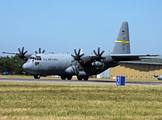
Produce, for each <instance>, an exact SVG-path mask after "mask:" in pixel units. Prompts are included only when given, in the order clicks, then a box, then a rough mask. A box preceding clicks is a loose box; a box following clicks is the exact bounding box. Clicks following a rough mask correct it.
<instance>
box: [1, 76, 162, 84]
mask: <svg viewBox="0 0 162 120" xmlns="http://www.w3.org/2000/svg"><path fill="white" fill-rule="evenodd" d="M0 82H33V83H34V82H35V83H64V84H110V85H116V82H115V81H101V80H98V81H96V80H90V81H83V80H82V81H79V80H59V79H21V78H0ZM126 85H162V82H131V81H129V82H126Z"/></svg>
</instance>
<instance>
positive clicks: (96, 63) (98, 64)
mask: <svg viewBox="0 0 162 120" xmlns="http://www.w3.org/2000/svg"><path fill="white" fill-rule="evenodd" d="M91 65H92V66H94V67H104V65H105V64H104V63H102V62H99V61H95V62H93V63H91Z"/></svg>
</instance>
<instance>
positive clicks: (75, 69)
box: [3, 22, 156, 80]
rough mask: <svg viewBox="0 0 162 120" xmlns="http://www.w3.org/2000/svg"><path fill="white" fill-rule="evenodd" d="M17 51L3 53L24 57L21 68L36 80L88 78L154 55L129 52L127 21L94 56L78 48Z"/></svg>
mask: <svg viewBox="0 0 162 120" xmlns="http://www.w3.org/2000/svg"><path fill="white" fill-rule="evenodd" d="M18 50H19V53H9V52H3V53H7V54H16V55H18V56H19V57H20V58H22V59H24V60H26V61H27V62H26V63H25V64H24V65H23V69H24V70H25V71H27V72H29V73H30V74H33V75H34V78H35V79H39V78H40V76H46V75H59V76H61V79H62V80H65V79H66V78H67V79H68V80H71V79H72V76H74V75H76V76H77V78H78V80H82V79H84V80H88V78H89V76H91V75H96V74H99V73H101V72H103V71H105V70H106V69H108V68H110V67H115V66H117V65H119V62H120V61H129V60H140V58H141V57H146V56H156V55H139V54H130V43H129V28H128V22H123V23H122V25H121V28H120V30H119V33H118V36H117V39H116V41H115V45H114V48H113V50H112V51H111V52H107V53H104V52H105V51H104V50H103V51H102V52H100V47H98V51H97V52H96V51H95V50H93V52H94V55H85V54H84V53H81V49H79V50H78V52H77V51H76V49H74V53H75V54H74V55H73V54H71V55H70V54H45V53H44V51H43V52H42V53H41V50H39V53H37V52H36V54H26V53H27V51H25V52H24V47H23V48H22V51H21V50H20V48H18Z"/></svg>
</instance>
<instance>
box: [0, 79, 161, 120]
mask: <svg viewBox="0 0 162 120" xmlns="http://www.w3.org/2000/svg"><path fill="white" fill-rule="evenodd" d="M161 96H162V87H161V86H138V85H137V86H135V85H127V86H115V85H85V84H84V85H83V84H48V83H15V82H0V119H23V120H24V119H33V120H38V119H42V120H44V119H67V120H71V119H87V120H89V119H95V120H96V119H123V120H125V119H162V109H161V106H162V99H161Z"/></svg>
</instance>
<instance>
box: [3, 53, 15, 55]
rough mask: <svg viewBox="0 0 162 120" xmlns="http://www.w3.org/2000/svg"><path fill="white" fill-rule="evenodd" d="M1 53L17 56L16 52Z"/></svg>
mask: <svg viewBox="0 0 162 120" xmlns="http://www.w3.org/2000/svg"><path fill="white" fill-rule="evenodd" d="M2 53H4V54H15V55H17V54H18V53H17V52H2Z"/></svg>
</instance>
